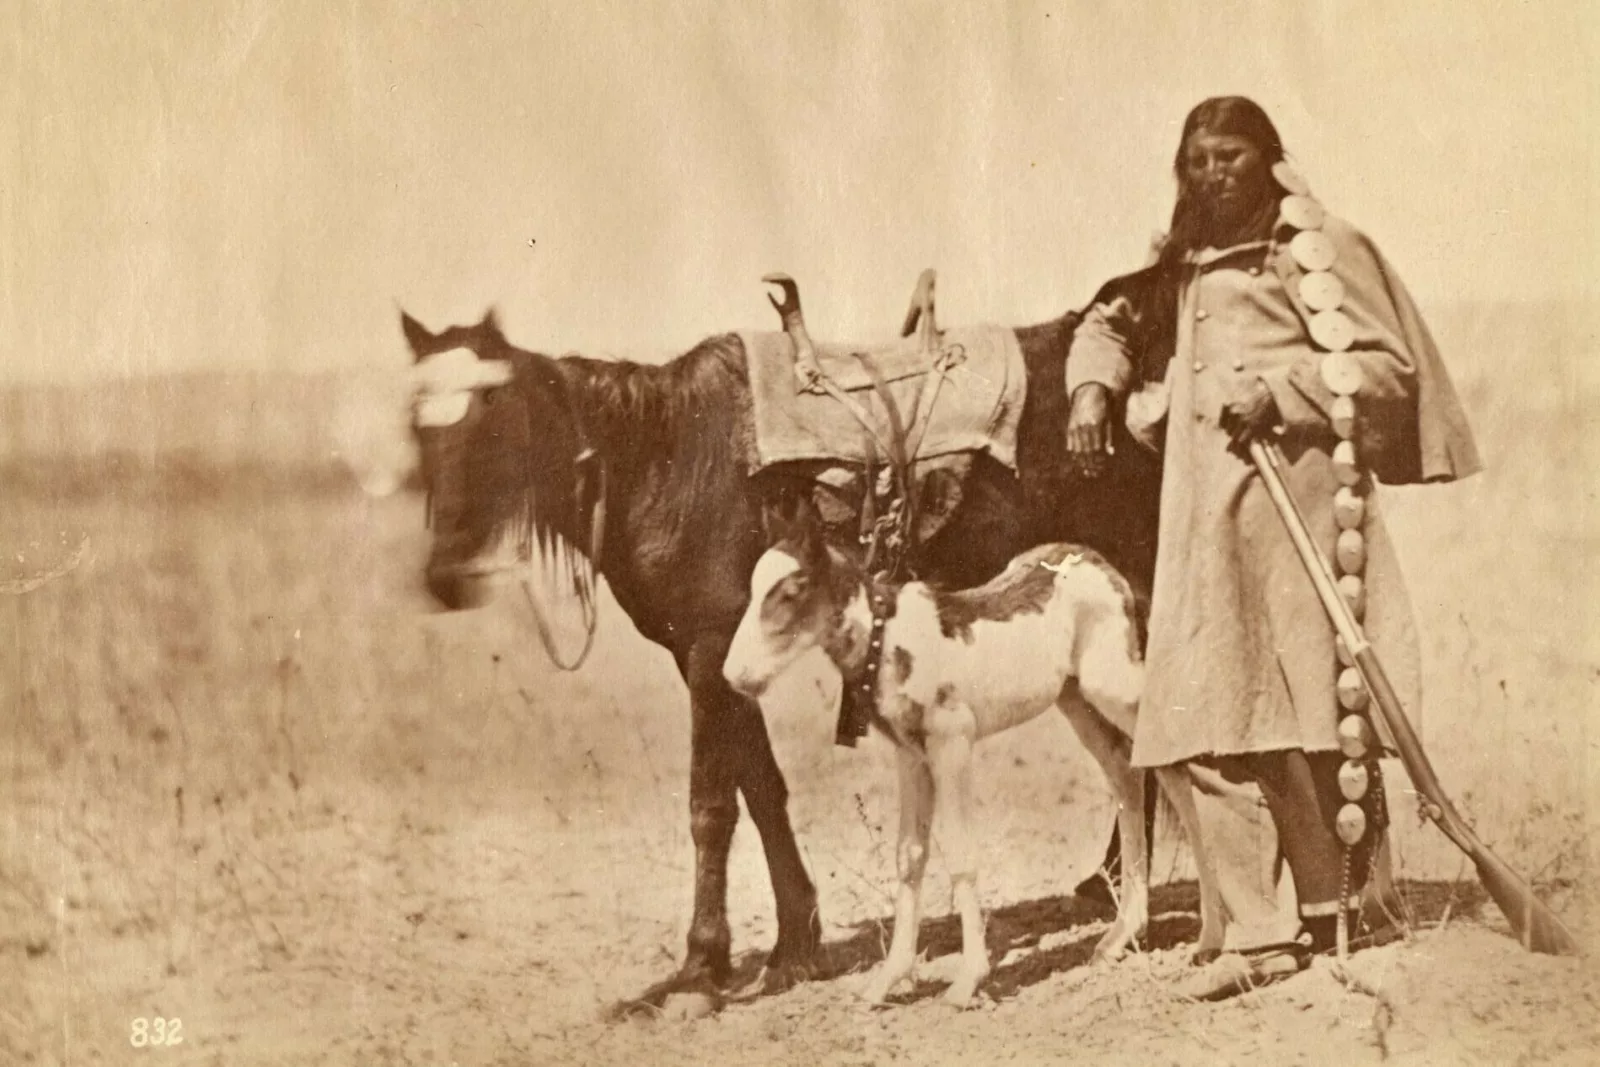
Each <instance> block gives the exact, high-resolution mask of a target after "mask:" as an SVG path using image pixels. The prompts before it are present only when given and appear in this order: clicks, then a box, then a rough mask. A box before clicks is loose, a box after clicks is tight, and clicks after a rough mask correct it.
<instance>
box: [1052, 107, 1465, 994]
mask: <svg viewBox="0 0 1600 1067" xmlns="http://www.w3.org/2000/svg"><path fill="white" fill-rule="evenodd" d="M1174 171H1175V173H1176V177H1177V183H1178V197H1177V204H1176V207H1175V208H1174V210H1173V215H1172V225H1171V228H1170V231H1169V232H1168V234H1167V235H1166V237H1165V239H1164V241H1163V243H1162V244H1161V246H1160V251H1159V254H1158V256H1157V259H1156V262H1155V264H1154V265H1153V266H1152V267H1150V268H1148V269H1147V270H1146V271H1144V272H1141V274H1140V275H1138V276H1135V277H1138V278H1140V279H1141V280H1140V281H1139V282H1138V283H1137V284H1132V285H1123V286H1116V287H1111V290H1110V291H1109V292H1108V291H1104V290H1103V291H1102V295H1101V297H1100V298H1099V299H1097V300H1096V302H1095V303H1094V304H1093V305H1092V306H1091V307H1090V309H1089V311H1088V313H1087V314H1086V316H1085V318H1084V321H1083V322H1082V324H1081V325H1080V326H1079V327H1078V330H1077V332H1076V334H1075V335H1074V338H1073V343H1072V349H1071V352H1070V354H1069V356H1068V359H1067V370H1066V377H1067V382H1066V385H1067V390H1068V395H1069V396H1070V398H1071V401H1070V404H1071V406H1070V413H1069V416H1068V424H1067V444H1068V448H1069V450H1070V451H1071V452H1072V453H1073V455H1074V456H1075V457H1076V458H1077V459H1078V461H1079V462H1080V463H1082V464H1084V465H1085V467H1087V468H1088V469H1089V470H1091V471H1092V470H1094V469H1095V468H1096V466H1097V465H1098V464H1099V463H1100V456H1101V455H1102V453H1103V452H1104V450H1105V449H1106V447H1107V441H1108V435H1107V425H1106V423H1107V418H1108V413H1109V412H1110V411H1111V409H1112V406H1113V404H1114V403H1115V402H1116V401H1118V400H1122V401H1124V402H1125V408H1126V419H1127V423H1128V428H1129V430H1130V431H1131V432H1132V433H1133V435H1134V436H1135V437H1136V438H1137V439H1139V440H1140V441H1142V442H1144V443H1146V444H1148V445H1150V446H1152V447H1155V448H1157V449H1158V450H1160V451H1161V453H1162V457H1163V458H1162V487H1161V512H1160V531H1159V534H1158V540H1157V554H1156V577H1155V588H1154V591H1153V595H1152V600H1151V618H1150V637H1149V651H1148V655H1147V665H1148V673H1147V679H1148V680H1147V683H1146V691H1145V696H1144V701H1143V703H1142V705H1141V708H1140V715H1139V723H1138V727H1137V731H1136V736H1135V738H1134V752H1133V756H1134V762H1135V764H1136V765H1138V766H1144V767H1158V766H1165V765H1170V764H1177V763H1184V764H1187V765H1189V766H1190V767H1191V768H1192V769H1193V772H1194V774H1195V776H1196V780H1197V784H1199V785H1200V787H1201V794H1202V797H1203V798H1204V797H1208V796H1209V797H1210V800H1206V801H1204V802H1205V803H1206V804H1207V806H1211V804H1212V802H1213V801H1214V802H1216V803H1217V804H1224V805H1228V806H1230V807H1231V809H1232V810H1233V811H1234V812H1235V813H1236V814H1238V813H1240V812H1247V811H1248V804H1247V802H1246V804H1245V806H1243V807H1241V798H1244V797H1247V795H1248V793H1247V790H1248V789H1249V788H1250V783H1253V784H1254V787H1257V788H1259V790H1260V795H1261V797H1262V798H1264V801H1265V807H1266V809H1267V811H1268V813H1269V814H1270V816H1271V821H1272V824H1273V828H1274V829H1275V831H1276V843H1275V848H1274V851H1275V852H1276V850H1278V849H1281V851H1282V854H1283V857H1284V858H1285V859H1286V860H1287V863H1288V867H1289V871H1290V873H1291V874H1292V876H1293V887H1294V890H1295V897H1296V899H1297V905H1298V906H1297V911H1298V915H1297V916H1295V917H1294V918H1295V919H1296V920H1297V921H1294V922H1290V921H1288V919H1287V917H1280V919H1282V920H1283V921H1281V922H1280V923H1279V924H1278V925H1280V926H1281V927H1284V928H1289V927H1295V928H1298V931H1299V934H1300V943H1302V944H1304V945H1306V946H1307V947H1308V948H1309V950H1310V951H1311V952H1324V951H1328V950H1331V949H1332V948H1334V946H1335V944H1336V941H1337V936H1338V931H1339V930H1340V929H1341V924H1343V927H1344V928H1345V929H1346V930H1347V931H1348V932H1349V933H1350V934H1351V936H1352V937H1354V938H1355V943H1356V944H1360V943H1361V937H1362V935H1363V934H1370V933H1371V932H1372V931H1373V930H1374V928H1376V927H1377V926H1379V925H1380V924H1381V916H1380V915H1377V914H1373V912H1374V911H1375V910H1376V909H1363V908H1362V907H1361V901H1362V895H1361V892H1360V891H1361V889H1362V887H1363V885H1364V884H1365V882H1366V880H1367V875H1368V872H1369V868H1370V867H1371V860H1372V857H1373V854H1374V846H1375V844H1377V843H1378V842H1379V841H1380V840H1381V838H1382V835H1383V829H1384V827H1385V826H1386V825H1387V807H1386V804H1385V801H1384V796H1383V785H1382V781H1381V776H1380V774H1379V765H1378V762H1377V758H1376V757H1377V756H1378V755H1379V754H1380V743H1381V740H1382V739H1381V738H1380V737H1379V736H1378V735H1377V734H1376V732H1375V730H1374V726H1373V724H1372V723H1371V721H1370V720H1369V719H1368V718H1367V716H1366V709H1367V704H1368V700H1369V697H1368V694H1366V693H1365V691H1364V690H1362V689H1361V686H1360V680H1359V676H1358V675H1357V674H1356V672H1354V671H1353V670H1352V669H1350V664H1349V663H1348V662H1344V663H1341V657H1342V656H1344V653H1343V651H1342V650H1341V649H1340V648H1338V647H1337V646H1336V641H1335V635H1334V630H1333V626H1332V624H1331V623H1330V622H1329V620H1328V618H1327V616H1326V614H1325V612H1324V611H1323V608H1322V605H1321V603H1320V602H1319V600H1318V599H1317V595H1316V592H1315V590H1314V588H1313V586H1312V584H1311V581H1310V579H1309V578H1308V577H1307V575H1306V574H1305V571H1304V569H1303V566H1302V564H1301V562H1300V560H1299V557H1298V556H1297V555H1296V553H1295V550H1294V547H1293V543H1292V542H1291V541H1290V539H1289V536H1288V534H1287V532H1286V531H1285V529H1284V528H1283V525H1282V521H1281V520H1280V518H1279V517H1278V514H1277V512H1276V511H1275V509H1274V507H1273V505H1272V502H1271V500H1270V498H1269V497H1268V495H1267V492H1266V489H1265V487H1264V486H1263V485H1262V483H1261V481H1260V479H1259V477H1258V476H1257V475H1256V473H1255V469H1254V467H1253V465H1252V464H1251V462H1250V460H1249V458H1248V445H1249V443H1250V442H1251V441H1252V440H1255V439H1262V440H1270V441H1275V442H1277V444H1278V445H1279V446H1280V447H1281V448H1282V449H1283V451H1284V453H1285V455H1286V461H1287V466H1286V472H1285V473H1286V478H1287V481H1288V484H1289V489H1290V491H1291V492H1292V493H1293V495H1294V496H1295V498H1296V500H1297V501H1298V502H1299V505H1300V508H1301V510H1302V511H1303V512H1304V514H1305V517H1306V520H1307V523H1308V525H1309V527H1310V530H1311V533H1312V536H1313V537H1314V539H1315V540H1316V541H1317V543H1318V545H1319V547H1320V548H1321V549H1322V551H1323V552H1324V553H1326V554H1327V555H1328V557H1329V558H1330V559H1336V560H1337V561H1338V566H1339V568H1340V571H1341V573H1342V575H1343V577H1342V578H1341V591H1343V592H1344V593H1345V595H1346V598H1347V600H1349V602H1350V603H1351V606H1352V609H1353V610H1355V611H1356V612H1357V613H1358V616H1361V617H1362V618H1363V622H1364V626H1365V629H1366V632H1367V634H1368V636H1369V638H1370V639H1371V641H1372V643H1373V644H1374V646H1375V647H1376V648H1377V649H1378V651H1379V653H1380V655H1381V657H1382V658H1383V660H1384V662H1385V663H1386V664H1387V665H1388V666H1389V671H1390V674H1391V678H1392V680H1393V681H1394V682H1395V687H1396V690H1397V691H1398V692H1399V694H1400V696H1401V699H1402V701H1403V702H1404V703H1405V705H1406V706H1407V707H1408V708H1410V709H1413V713H1414V710H1415V709H1416V708H1417V698H1418V690H1419V684H1418V670H1417V660H1418V656H1417V648H1416V634H1415V630H1414V628H1413V623H1412V618H1411V609H1410V603H1409V601H1408V599H1407V597H1406V593H1405V589H1404V586H1403V583H1402V581H1401V576H1400V573H1399V570H1398V566H1397V561H1396V559H1395V555H1394V551H1393V548H1392V546H1391V545H1390V543H1389V540H1388V536H1387V533H1386V532H1385V529H1384V525H1383V522H1382V520H1381V518H1380V516H1379V514H1378V510H1377V499H1376V497H1375V494H1374V489H1375V484H1374V481H1375V479H1376V480H1381V481H1384V482H1388V483H1391V484H1396V483H1415V482H1425V481H1449V480H1453V479H1455V478H1460V477H1465V476H1467V475H1469V474H1472V473H1474V472H1475V471H1477V470H1478V469H1479V466H1480V465H1479V462H1478V456H1477V452H1476V449H1475V447H1474V445H1473V441H1472V437H1471V434H1470V432H1469V430H1468V428H1467V425H1466V420H1465V417H1464V415H1463V413H1462V411H1461V408H1460V405H1459V403H1458V402H1457V400H1456V396H1455V393H1454V390H1453V388H1452V387H1451V384H1450V381H1449V378H1448V376H1447V374H1446V372H1445V369H1444V366H1443V364H1442V363H1441V361H1440V359H1439V356H1438V353H1437V352H1436V351H1435V349H1434V346H1433V342H1432V339H1431V337H1430V336H1429V334H1428V331H1427V329H1426V327H1425V326H1424V325H1423V322H1422V320H1421V317H1420V315H1419V314H1418V312H1417V310H1416V307H1415V306H1414V304H1413V303H1412V301H1411V298H1410V296H1409V294H1407V292H1406V290H1405V289H1404V287H1403V286H1402V285H1401V283H1400V281H1399V279H1398V277H1397V276H1396V275H1395V272H1394V271H1393V269H1392V268H1391V267H1390V266H1389V265H1388V263H1387V262H1386V261H1385V260H1384V259H1383V258H1382V256H1381V254H1380V253H1379V252H1378V250H1377V249H1376V247H1375V246H1374V245H1373V244H1372V243H1371V242H1370V241H1368V240H1367V239H1366V238H1365V237H1364V236H1363V235H1362V234H1360V233H1359V232H1358V231H1356V230H1355V229H1354V228H1353V227H1351V226H1350V225H1348V224H1347V223H1344V222H1342V221H1340V220H1338V219H1336V218H1333V217H1332V216H1329V215H1328V214H1327V213H1326V212H1325V211H1324V210H1323V208H1322V206H1321V205H1320V204H1319V203H1318V202H1317V201H1316V200H1314V199H1313V198H1312V197H1311V196H1310V195H1309V189H1308V188H1307V186H1306V185H1305V183H1304V181H1303V180H1302V179H1301V178H1300V176H1299V175H1298V174H1296V173H1295V172H1294V170H1293V169H1292V168H1290V167H1289V165H1288V164H1287V162H1286V161H1285V159H1284V150H1283V145H1282V143H1281V141H1280V139H1279V136H1278V132H1277V130H1276V128H1275V127H1274V126H1273V124H1272V122H1271V120H1270V119H1269V118H1268V117H1267V115H1266V114H1265V112H1263V111H1262V110H1261V108H1260V107H1258V106H1257V105H1256V104H1255V103H1253V102H1252V101H1250V100H1247V99H1245V98H1243V97H1221V98H1214V99H1210V100H1206V101H1205V102H1203V103H1201V104H1200V105H1199V106H1198V107H1196V108H1195V109H1194V110H1193V111H1192V112H1190V114H1189V116H1188V119H1187V121H1186V122H1185V123H1184V128H1183V134H1182V138H1181V139H1180V142H1179V146H1178V152H1177V156H1176V158H1175V160H1174ZM1345 659H1346V660H1347V659H1348V657H1345ZM1207 781H1210V782H1212V783H1213V784H1214V785H1215V787H1216V788H1215V789H1211V790H1208V789H1207V787H1206V782H1207ZM1221 810H1222V809H1221V808H1218V807H1213V808H1212V815H1213V817H1214V818H1216V817H1218V813H1219V812H1220V811H1221ZM1247 821H1248V820H1246V822H1247ZM1233 824H1234V828H1235V829H1236V830H1237V829H1238V828H1239V827H1240V826H1242V825H1245V824H1244V823H1241V822H1240V821H1239V819H1238V818H1234V819H1233ZM1236 836H1237V837H1238V840H1240V841H1246V840H1247V839H1248V837H1249V836H1250V835H1249V834H1248V833H1243V834H1238V835H1236ZM1214 851H1215V852H1218V853H1220V855H1219V858H1218V863H1219V865H1220V866H1223V867H1224V868H1230V867H1231V868H1232V869H1231V870H1228V869H1224V870H1222V871H1219V874H1220V875H1221V876H1222V878H1223V880H1224V882H1225V883H1226V882H1228V881H1233V882H1235V884H1243V883H1244V882H1253V883H1255V884H1256V885H1258V886H1259V885H1260V884H1261V882H1260V881H1259V879H1260V877H1261V872H1262V871H1264V870H1267V869H1268V868H1269V867H1270V864H1267V863H1264V857H1263V856H1262V854H1261V853H1260V851H1256V852H1255V853H1254V854H1243V853H1248V852H1249V850H1248V849H1233V848H1228V847H1223V848H1220V849H1214ZM1257 899H1258V900H1259V899H1260V896H1259V894H1258V895H1257ZM1230 910H1234V911H1236V912H1237V910H1238V908H1237V907H1236V906H1234V905H1232V904H1230ZM1272 925H1274V924H1273V923H1270V922H1269V923H1265V924H1263V928H1269V927H1271V926H1272ZM1241 947H1242V948H1244V949H1260V951H1242V952H1240V953H1237V954H1231V955H1229V956H1226V957H1224V958H1223V959H1221V960H1219V961H1217V962H1216V963H1215V964H1213V965H1212V966H1211V967H1210V968H1208V970H1207V971H1206V972H1204V973H1203V974H1201V975H1198V976H1196V982H1194V983H1191V984H1190V987H1189V989H1188V990H1187V991H1188V992H1191V993H1192V994H1194V995H1202V996H1213V995H1224V994H1226V993H1229V992H1233V991H1237V990H1238V989H1242V988H1248V987H1249V986H1251V985H1253V984H1259V983H1260V982H1262V981H1269V980H1272V979H1273V978H1276V977H1281V976H1284V975H1286V974H1292V973H1294V971H1295V970H1296V969H1298V966H1302V965H1303V963H1304V959H1305V956H1304V953H1293V952H1291V953H1289V954H1288V958H1289V959H1290V960H1291V961H1292V962H1291V963H1290V964H1289V965H1287V966H1286V965H1285V962H1284V961H1285V958H1286V957H1285V954H1284V952H1283V950H1282V946H1281V945H1278V946H1253V945H1249V944H1244V945H1242V946H1241Z"/></svg>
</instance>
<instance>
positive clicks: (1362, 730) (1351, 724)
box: [1339, 715, 1377, 759]
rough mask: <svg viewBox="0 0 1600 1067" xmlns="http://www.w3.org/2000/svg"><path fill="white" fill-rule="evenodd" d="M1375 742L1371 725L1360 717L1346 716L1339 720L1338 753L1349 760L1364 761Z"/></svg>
mask: <svg viewBox="0 0 1600 1067" xmlns="http://www.w3.org/2000/svg"><path fill="white" fill-rule="evenodd" d="M1375 740H1377V738H1376V737H1375V736H1374V734H1373V732H1372V724H1371V723H1369V722H1367V720H1366V719H1365V718H1363V717H1362V716H1360V715H1346V716H1345V717H1344V718H1342V719H1340V720H1339V751H1340V752H1343V753H1344V754H1345V755H1346V756H1348V757H1349V758H1350V759H1365V758H1366V755H1367V749H1368V747H1370V746H1371V744H1372V742H1373V741H1375Z"/></svg>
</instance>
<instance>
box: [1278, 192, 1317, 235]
mask: <svg viewBox="0 0 1600 1067" xmlns="http://www.w3.org/2000/svg"><path fill="white" fill-rule="evenodd" d="M1278 210H1279V211H1280V212H1282V214H1283V221H1284V222H1287V223H1288V224H1289V225H1290V226H1293V227H1294V228H1295V229H1297V230H1320V229H1321V228H1322V220H1323V219H1324V218H1325V217H1326V213H1325V212H1324V211H1323V210H1322V205H1321V204H1319V203H1317V202H1316V201H1315V200H1313V199H1311V198H1310V197H1309V196H1306V195H1304V194H1298V195H1295V196H1286V197H1284V198H1283V202H1282V203H1281V204H1279V205H1278Z"/></svg>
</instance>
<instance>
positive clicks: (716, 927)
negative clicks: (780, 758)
mask: <svg viewBox="0 0 1600 1067" xmlns="http://www.w3.org/2000/svg"><path fill="white" fill-rule="evenodd" d="M726 648H727V642H726V641H723V642H721V643H720V644H718V645H717V646H716V647H715V648H707V647H706V646H705V645H704V644H703V643H699V642H697V643H696V644H694V645H693V646H691V647H690V648H689V650H688V651H687V652H686V653H684V652H679V653H678V654H677V657H676V658H677V661H678V669H679V671H680V672H681V673H682V674H683V677H684V680H685V681H686V682H687V683H688V685H689V714H690V752H689V833H690V836H691V837H692V838H693V839H694V915H693V917H692V918H691V919H690V922H689V937H688V952H687V953H686V954H685V956H684V959H683V965H682V966H681V967H679V968H678V973H677V974H675V975H673V976H672V977H671V978H668V979H667V980H665V981H663V982H658V983H656V984H655V985H653V986H651V987H650V988H649V989H647V990H645V991H644V992H643V993H642V994H640V995H639V996H638V997H636V998H634V999H632V1000H626V1001H623V1002H622V1003H620V1004H618V1005H616V1007H615V1009H614V1014H618V1015H623V1014H628V1013H631V1012H633V1011H635V1010H637V1009H639V1008H641V1007H644V1008H660V1007H663V1006H664V1005H665V1003H666V1000H667V998H668V997H670V996H672V995H674V994H677V993H693V994H701V995H704V996H706V997H709V998H710V999H711V1000H712V1002H713V1005H714V1004H715V1003H716V1002H717V1000H718V998H719V996H720V994H719V990H720V989H721V987H722V986H723V985H724V984H725V983H726V982H727V980H728V977H729V974H730V973H731V970H732V966H731V961H730V958H729V949H730V945H731V942H732V935H731V933H730V931H729V929H728V851H729V848H730V847H731V845H732V843H733V830H734V827H735V825H736V824H737V823H738V821H739V800H738V796H737V789H738V779H737V777H736V773H737V764H738V755H737V749H736V748H735V747H734V745H733V744H732V743H731V742H732V741H733V737H732V736H731V735H732V734H733V730H732V729H731V728H730V722H729V709H730V708H731V707H733V701H732V700H731V699H730V696H729V694H728V690H727V687H726V684H725V683H723V682H722V661H721V656H722V654H723V653H724V652H725V651H726Z"/></svg>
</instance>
